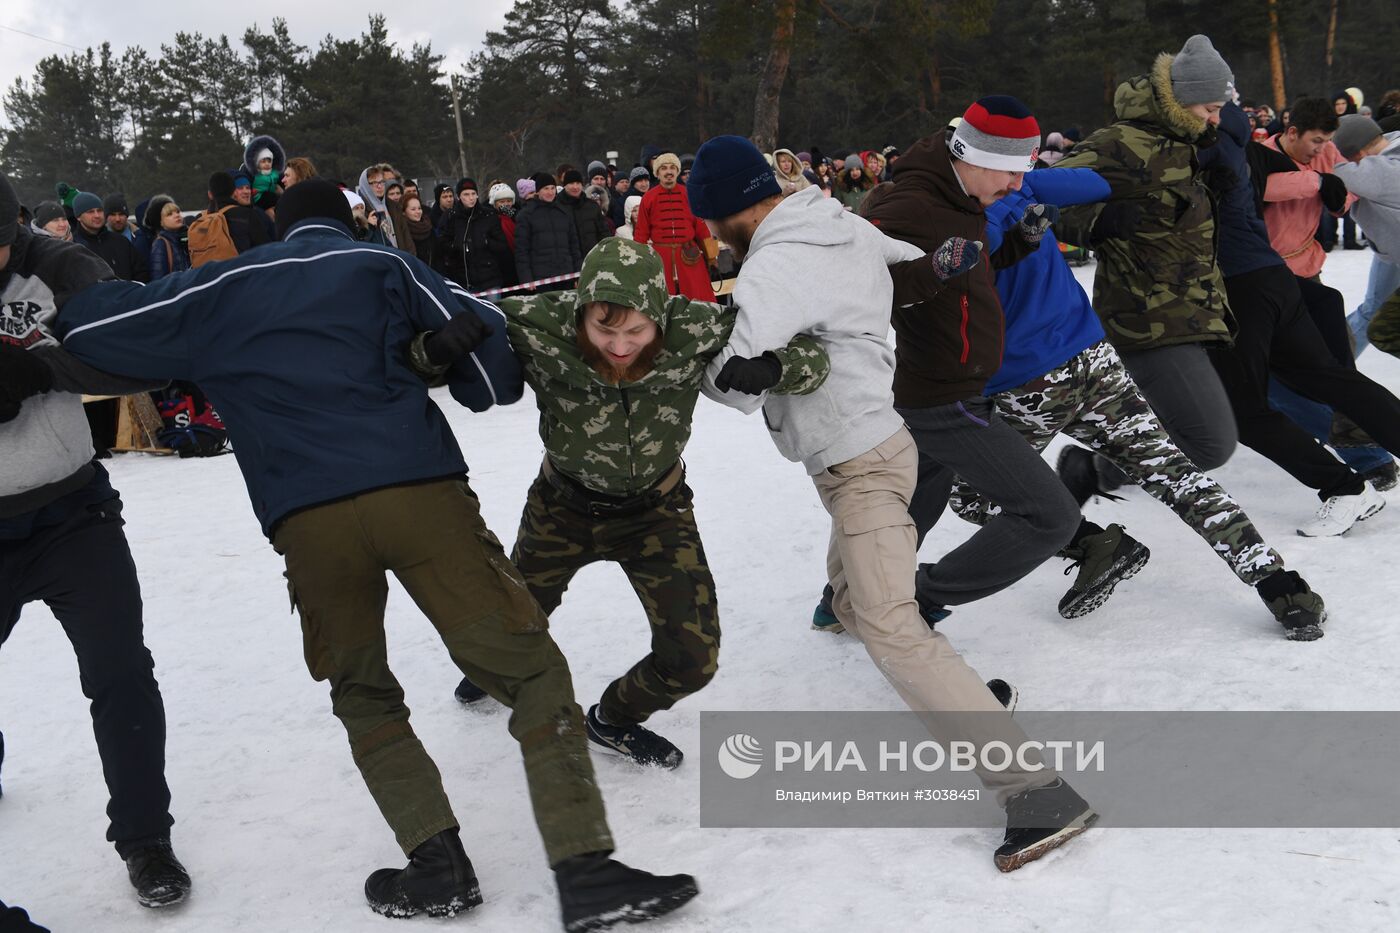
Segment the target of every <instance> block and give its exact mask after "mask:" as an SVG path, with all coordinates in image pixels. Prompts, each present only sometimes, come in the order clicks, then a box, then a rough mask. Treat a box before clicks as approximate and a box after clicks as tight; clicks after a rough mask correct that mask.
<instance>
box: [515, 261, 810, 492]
mask: <svg viewBox="0 0 1400 933" xmlns="http://www.w3.org/2000/svg"><path fill="white" fill-rule="evenodd" d="M592 301H611V302H616V303H618V304H622V305H626V306H629V307H635V308H637V309H638V310H639V311H641V312H642V313H643V314H645V315H646V316H647V317H648V318H650V319H651V320H652V321H654V322H655V323H656V325H657V327H659V328H660V329H661V331H662V332H663V333H664V334H665V348H664V349H663V350H661V352H660V353H658V354H657V357H656V365H655V368H653V369H652V370H651V371H650V372H649V373H647V374H646V375H645V376H643V377H642V378H640V379H638V380H637V381H636V382H623V383H611V382H608V381H606V380H605V379H604V378H603V377H602V376H601V375H600V374H599V373H598V372H597V371H596V370H594V369H593V368H592V367H591V366H589V365H588V363H587V362H585V361H584V359H583V355H582V354H581V353H580V351H579V345H578V315H579V312H580V310H581V309H582V308H583V306H584V305H585V304H587V303H589V302H592ZM498 306H499V307H500V309H501V310H502V311H504V312H505V314H506V327H507V329H508V331H509V335H510V343H511V346H512V347H513V348H514V349H515V353H516V355H517V356H518V357H519V359H520V361H521V363H522V365H523V366H524V369H525V381H526V382H527V383H529V385H530V387H531V388H532V389H534V390H535V402H536V404H538V405H539V409H540V437H541V439H543V441H544V446H545V452H546V453H547V454H548V455H549V459H550V462H551V463H553V464H554V466H555V468H556V469H558V470H559V471H560V472H561V473H564V474H566V475H568V476H570V477H572V478H574V479H575V480H577V481H578V482H580V483H582V484H583V485H584V486H586V487H587V488H589V489H591V490H594V491H596V492H601V493H605V494H611V495H620V496H621V495H634V494H637V493H640V492H642V491H643V490H645V489H647V488H648V487H650V486H652V485H654V484H655V483H656V482H657V481H658V480H659V479H660V478H661V477H662V476H664V475H665V474H666V472H667V471H668V470H670V469H671V467H672V466H673V465H674V464H675V462H676V461H677V460H678V459H680V456H681V453H682V451H684V450H685V445H686V442H687V441H689V439H690V427H691V420H692V417H693V414H694V411H695V402H696V399H697V397H698V396H699V393H700V383H701V379H702V378H703V376H704V374H705V366H706V364H707V363H708V362H709V361H710V360H711V359H712V358H713V357H714V356H715V355H716V354H717V353H719V352H720V351H721V350H722V349H723V348H724V346H725V344H726V343H727V342H728V341H729V335H730V331H731V330H732V329H733V327H734V319H735V314H736V312H735V311H734V309H732V308H723V307H720V306H719V305H717V304H712V303H710V302H705V301H692V300H691V299H689V298H686V297H684V296H676V297H671V296H670V295H668V294H667V292H666V279H665V273H664V271H663V269H662V264H661V257H660V256H659V255H658V254H657V252H656V251H655V250H654V249H652V248H651V247H650V246H646V245H644V244H641V243H635V242H632V241H630V240H624V239H620V238H618V237H608V238H606V239H604V240H603V241H602V242H601V243H599V245H598V246H597V247H596V248H594V249H593V250H592V251H591V252H590V253H589V254H588V258H587V259H585V260H584V263H583V272H582V275H581V276H580V277H579V288H578V289H577V290H569V291H562V292H552V293H549V294H545V295H533V296H530V297H528V298H507V299H504V300H502V301H500V302H499V304H498ZM774 355H775V356H777V357H778V358H779V360H780V361H781V362H782V364H783V378H782V381H781V382H780V383H779V385H778V386H777V387H776V388H774V389H773V390H772V391H773V392H782V393H787V394H793V395H797V394H803V393H807V392H811V391H813V390H815V389H816V388H817V387H819V386H820V385H821V384H822V382H823V380H825V379H826V375H827V372H828V370H829V368H830V364H829V361H828V360H827V356H826V353H825V352H824V351H823V350H822V349H821V346H820V344H818V343H817V341H815V340H813V339H812V338H810V337H806V336H799V337H797V338H796V339H794V340H793V341H792V342H791V343H790V344H788V346H787V347H786V348H784V349H782V350H779V351H777V352H776V353H775V354H774Z"/></svg>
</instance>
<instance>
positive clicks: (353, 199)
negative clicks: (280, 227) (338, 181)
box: [292, 185, 365, 220]
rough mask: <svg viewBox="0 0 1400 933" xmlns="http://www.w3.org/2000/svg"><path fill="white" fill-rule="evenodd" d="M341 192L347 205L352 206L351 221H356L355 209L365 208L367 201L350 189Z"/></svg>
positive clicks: (341, 189) (342, 189)
mask: <svg viewBox="0 0 1400 933" xmlns="http://www.w3.org/2000/svg"><path fill="white" fill-rule="evenodd" d="M292 187H293V188H295V187H296V185H293V186H292ZM339 190H340V193H341V194H343V195H345V203H346V204H348V205H350V210H351V212H352V213H351V214H350V219H351V220H354V219H355V215H354V213H353V212H354V210H355V208H357V207H364V206H365V199H364V198H362V197H360V196H359V195H358V194H356V193H355V192H353V191H351V190H350V189H349V188H340V189H339Z"/></svg>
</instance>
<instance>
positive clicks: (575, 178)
mask: <svg viewBox="0 0 1400 933" xmlns="http://www.w3.org/2000/svg"><path fill="white" fill-rule="evenodd" d="M574 182H578V183H579V184H580V185H581V184H583V172H580V171H579V170H578V169H576V168H571V169H569V170H568V171H567V172H565V173H564V184H566V185H572V184H573V183H574Z"/></svg>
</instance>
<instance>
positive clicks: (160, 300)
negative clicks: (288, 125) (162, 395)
mask: <svg viewBox="0 0 1400 933" xmlns="http://www.w3.org/2000/svg"><path fill="white" fill-rule="evenodd" d="M458 314H476V315H478V316H480V317H481V318H482V320H484V321H485V322H486V323H488V324H489V325H491V327H492V328H493V330H494V333H493V334H492V336H491V337H490V338H489V339H488V340H487V341H486V343H484V344H483V345H482V346H481V347H480V348H479V349H478V350H477V351H476V352H475V353H473V354H472V355H471V356H470V357H469V358H467V359H465V360H463V361H461V362H459V363H457V364H455V365H454V366H453V367H452V369H451V370H449V372H448V374H447V380H448V385H449V387H450V390H451V392H452V396H453V397H454V398H455V399H457V401H458V402H460V403H461V404H463V405H465V406H467V407H468V408H470V409H472V410H473V411H484V410H485V409H487V408H490V407H491V406H492V405H498V404H500V405H504V404H509V403H511V402H514V401H516V400H518V399H519V398H520V397H521V395H522V394H523V392H524V379H523V374H522V372H521V369H520V364H519V362H518V361H517V360H516V357H515V354H514V353H512V352H511V349H510V345H509V343H508V342H507V340H506V328H505V319H504V316H503V315H502V314H501V312H500V311H499V310H497V309H496V307H495V306H494V305H491V304H488V303H486V302H483V301H480V300H478V299H475V298H472V297H471V296H469V295H468V294H467V293H466V292H464V291H463V290H462V289H460V288H458V287H457V286H456V285H453V284H451V283H449V282H448V281H446V280H445V279H443V278H442V276H440V275H438V274H437V273H436V272H434V271H433V270H431V269H430V268H428V267H427V266H426V265H424V264H423V263H422V262H420V261H418V260H417V259H415V258H414V257H412V256H410V255H408V254H407V253H403V252H400V251H398V250H395V249H390V248H387V247H381V246H372V245H369V244H364V243H357V242H356V241H355V240H354V239H353V238H352V236H351V234H350V231H349V230H348V229H346V228H345V227H344V226H342V225H341V224H339V223H337V222H335V221H333V220H327V219H324V218H311V219H308V220H305V221H302V222H300V223H298V224H295V225H294V226H292V227H291V228H290V229H289V230H288V231H287V235H286V238H285V239H284V241H282V242H279V243H269V244H267V245H266V246H263V247H259V248H258V249H257V250H256V251H254V252H251V253H247V254H245V255H241V256H239V257H237V258H235V259H230V260H228V261H226V262H213V263H208V264H206V265H204V266H201V267H199V268H198V269H193V270H190V271H188V272H181V273H177V274H175V275H169V276H166V277H165V278H163V279H160V280H159V281H158V282H155V283H153V284H151V285H148V286H145V287H142V286H140V285H137V284H133V283H125V282H122V283H104V284H100V285H95V286H93V287H91V288H88V289H86V290H85V291H83V292H81V293H79V294H78V295H76V296H74V297H73V298H72V299H71V300H70V301H69V302H68V303H67V304H66V305H65V306H64V307H63V310H62V313H61V314H60V316H59V319H58V330H59V333H60V335H61V336H62V338H63V342H64V347H65V349H67V350H68V352H69V353H71V354H73V355H74V356H76V357H78V358H79V359H80V360H82V361H84V362H86V363H89V364H91V365H92V366H96V367H99V368H101V369H104V370H107V371H109V372H112V373H119V374H123V375H133V376H134V375H138V374H139V375H140V376H141V377H155V378H160V379H181V380H186V381H189V382H194V383H197V384H198V385H199V387H200V388H201V389H203V390H204V392H205V394H206V395H208V396H209V399H210V401H212V402H213V404H214V406H215V407H216V408H217V409H218V411H219V414H220V416H221V417H222V418H223V420H224V423H225V425H226V426H227V427H228V433H229V438H230V440H232V442H233V449H234V455H235V456H236V457H237V458H238V464H239V467H240V468H241V469H242V471H243V478H244V481H245V482H246V483H247V485H248V495H249V498H250V499H251V500H252V504H253V510H254V511H255V512H256V513H257V516H258V520H259V521H260V522H261V523H262V528H263V531H264V533H266V534H268V535H269V536H271V534H272V531H273V528H274V526H275V525H276V524H277V522H278V521H280V520H281V519H282V518H285V517H286V516H287V515H288V514H290V513H292V512H294V511H297V510H299V509H304V508H307V507H309V506H313V505H319V504H322V503H326V502H331V501H334V500H337V499H344V498H347V497H349V496H354V495H357V494H359V493H363V492H368V491H370V490H373V489H380V488H383V487H386V486H396V485H403V484H406V483H413V482H417V481H422V480H428V479H434V478H438V477H446V476H452V475H460V474H462V473H465V472H466V469H467V466H466V463H465V461H464V460H463V459H462V452H461V450H460V448H459V447H458V446H457V441H456V438H455V437H453V434H452V430H451V428H450V427H449V426H448V423H447V419H446V418H445V417H444V416H443V414H442V412H441V411H440V410H439V409H438V407H437V405H436V404H434V402H433V401H432V399H430V398H429V397H428V389H427V387H426V386H425V385H424V383H423V381H422V380H421V379H420V378H419V377H418V376H416V375H415V374H414V373H413V371H412V370H411V369H410V368H409V365H408V361H407V350H408V346H409V343H410V341H411V340H412V339H413V337H414V336H415V335H416V334H418V333H420V332H423V331H435V330H440V329H441V328H442V326H443V324H444V322H445V321H447V320H448V319H450V318H451V317H453V316H454V315H458Z"/></svg>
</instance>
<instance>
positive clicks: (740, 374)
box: [715, 353, 783, 395]
mask: <svg viewBox="0 0 1400 933" xmlns="http://www.w3.org/2000/svg"><path fill="white" fill-rule="evenodd" d="M782 378H783V364H782V363H780V362H778V358H777V357H776V356H774V355H773V354H771V353H765V354H763V355H762V356H756V357H754V358H753V359H748V358H746V357H742V356H731V357H730V358H729V359H728V361H726V362H725V364H724V366H723V368H721V369H720V371H719V375H718V376H716V377H715V388H717V389H719V390H720V391H721V392H728V391H730V390H731V389H733V390H734V391H735V392H742V393H744V394H745V395H760V394H762V393H764V392H767V391H768V390H769V389H771V388H773V387H774V386H775V385H777V384H778V383H779V382H780V381H781V380H782Z"/></svg>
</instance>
